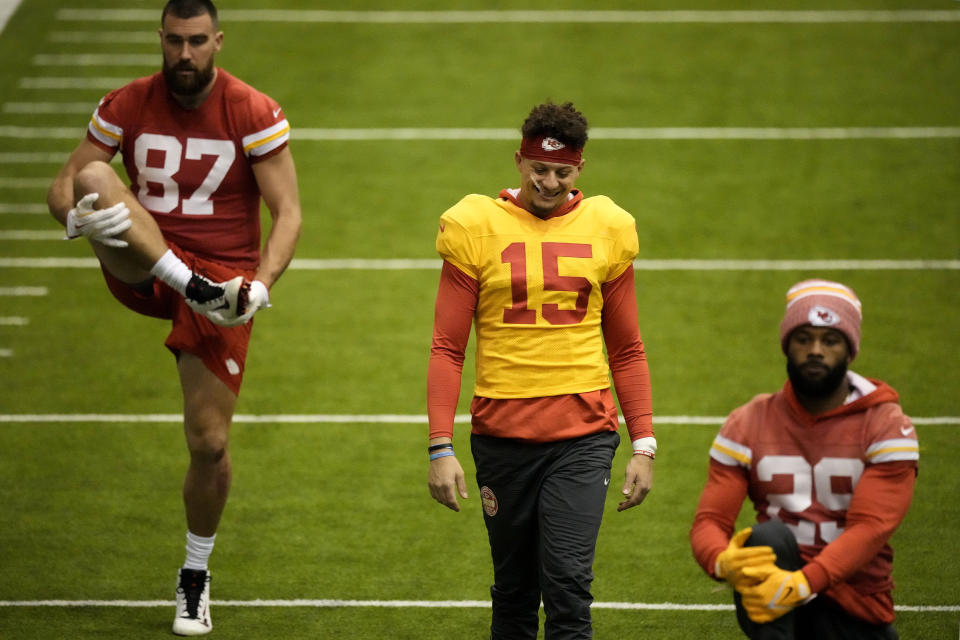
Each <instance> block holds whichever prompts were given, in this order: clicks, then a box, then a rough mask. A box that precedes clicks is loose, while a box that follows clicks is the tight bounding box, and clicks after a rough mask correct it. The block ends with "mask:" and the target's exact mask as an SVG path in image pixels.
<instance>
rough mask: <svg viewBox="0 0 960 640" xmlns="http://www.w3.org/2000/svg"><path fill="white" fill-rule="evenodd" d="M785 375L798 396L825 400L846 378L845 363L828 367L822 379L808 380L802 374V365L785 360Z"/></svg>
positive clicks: (808, 378)
mask: <svg viewBox="0 0 960 640" xmlns="http://www.w3.org/2000/svg"><path fill="white" fill-rule="evenodd" d="M787 375H788V376H789V377H790V384H791V385H792V386H793V390H794V391H795V392H796V394H797V395H798V396H804V397H806V398H825V397H827V396H829V395H830V394H832V393H834V392H835V391H836V390H837V388H838V387H839V386H840V385H841V384H843V382H844V380H845V379H846V377H847V363H846V362H841V363H840V364H838V365H837V366H835V367H830V368H829V369H827V373H826V375H824V376H822V377H819V378H810V377H808V376H806V375H805V374H804V373H803V368H802V365H795V364H794V363H793V362H792V361H791V360H790V359H789V358H787Z"/></svg>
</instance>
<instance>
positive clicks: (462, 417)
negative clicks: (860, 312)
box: [0, 413, 960, 426]
mask: <svg viewBox="0 0 960 640" xmlns="http://www.w3.org/2000/svg"><path fill="white" fill-rule="evenodd" d="M725 420H726V416H654V417H653V423H654V424H661V425H662V424H680V425H721V424H723V423H724V421H725ZM910 421H911V422H912V423H913V424H915V425H918V426H919V425H928V424H929V425H952V424H960V416H936V417H931V418H916V417H911V418H910ZM0 422H4V423H53V422H133V423H179V422H183V416H182V415H180V414H177V413H19V414H10V413H8V414H2V413H0ZM233 422H234V423H235V424H427V416H426V415H416V414H374V415H362V414H360V415H345V414H264V415H251V414H243V413H238V414H237V415H235V416H234V417H233ZM454 422H455V423H457V424H470V415H469V414H466V413H464V414H459V415H457V416H456V417H455V418H454ZM620 424H625V423H624V420H623V418H622V417H621V418H620Z"/></svg>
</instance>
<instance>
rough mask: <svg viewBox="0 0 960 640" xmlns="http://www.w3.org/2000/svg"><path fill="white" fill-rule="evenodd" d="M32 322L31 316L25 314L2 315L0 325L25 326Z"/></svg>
mask: <svg viewBox="0 0 960 640" xmlns="http://www.w3.org/2000/svg"><path fill="white" fill-rule="evenodd" d="M28 324H30V318H24V317H23V316H0V326H3V327H25V326H27V325H28Z"/></svg>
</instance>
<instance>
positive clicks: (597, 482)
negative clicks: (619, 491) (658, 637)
mask: <svg viewBox="0 0 960 640" xmlns="http://www.w3.org/2000/svg"><path fill="white" fill-rule="evenodd" d="M619 443H620V436H619V435H618V434H617V433H616V432H615V431H607V432H603V433H597V434H593V435H589V436H584V437H583V438H575V439H573V440H563V441H560V442H549V443H523V442H518V441H516V440H510V439H505V438H491V437H487V436H477V435H472V436H471V438H470V445H471V448H472V451H473V459H474V462H475V463H476V466H477V486H478V487H479V488H480V498H481V501H482V503H483V508H484V521H485V522H486V525H487V535H488V537H489V539H490V552H491V555H492V557H493V575H494V584H493V586H492V587H491V588H490V596H491V599H492V604H493V619H492V622H491V626H490V633H491V636H490V637H491V638H492V640H526V639H529V640H535V639H536V637H537V629H538V627H539V611H540V601H541V598H542V600H543V610H544V614H545V622H544V637H545V639H546V640H573V639H577V640H581V639H585V638H592V637H593V628H592V624H591V619H590V604H591V603H592V602H593V596H591V595H590V585H591V583H592V582H593V557H594V551H595V549H596V543H597V534H598V533H599V531H600V520H601V518H602V516H603V507H604V503H605V501H606V495H607V487H608V486H609V484H610V467H611V465H612V464H613V455H614V453H615V452H616V450H617V445H618V444H619Z"/></svg>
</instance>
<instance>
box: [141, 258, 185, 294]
mask: <svg viewBox="0 0 960 640" xmlns="http://www.w3.org/2000/svg"><path fill="white" fill-rule="evenodd" d="M150 273H152V274H153V275H155V276H156V277H158V278H160V279H161V280H163V281H164V282H166V283H167V284H168V285H170V286H171V287H173V288H174V289H176V290H177V291H178V292H179V293H180V295H183V294H184V292H186V290H187V283H188V282H190V277H191V276H192V275H193V271H191V270H190V267H188V266H187V265H185V264H184V263H183V260H181V259H180V258H178V257H177V254H175V253H174V252H173V251H172V250H170V249H167V252H166V253H165V254H163V255H162V256H160V259H159V260H157V263H156V264H155V265H153V267H151V268H150Z"/></svg>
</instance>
